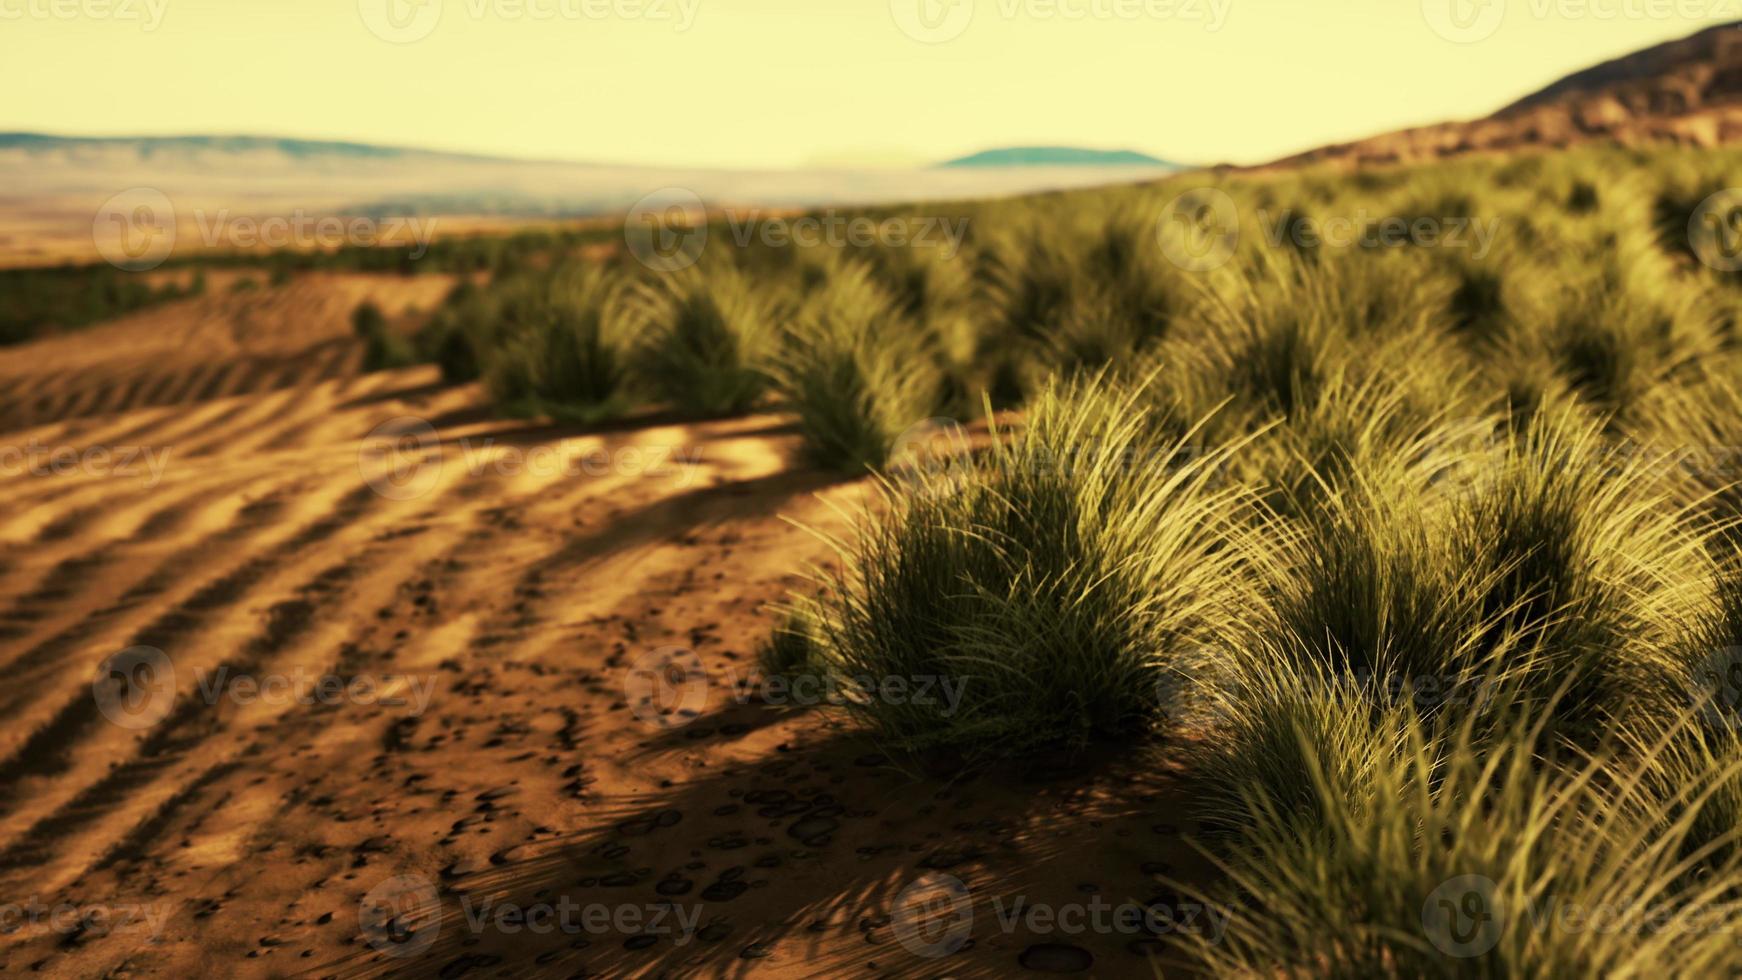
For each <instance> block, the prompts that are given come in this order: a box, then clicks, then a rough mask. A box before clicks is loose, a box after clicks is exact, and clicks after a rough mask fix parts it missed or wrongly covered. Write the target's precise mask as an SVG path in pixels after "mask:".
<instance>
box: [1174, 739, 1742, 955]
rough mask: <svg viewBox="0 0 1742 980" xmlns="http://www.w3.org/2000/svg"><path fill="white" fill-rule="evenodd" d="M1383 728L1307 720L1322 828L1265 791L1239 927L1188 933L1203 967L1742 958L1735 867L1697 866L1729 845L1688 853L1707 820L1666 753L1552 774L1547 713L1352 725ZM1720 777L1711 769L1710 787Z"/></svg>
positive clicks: (1230, 881)
mask: <svg viewBox="0 0 1742 980" xmlns="http://www.w3.org/2000/svg"><path fill="white" fill-rule="evenodd" d="M1365 724H1368V721H1367V720H1366V719H1365V718H1362V719H1360V720H1358V721H1350V720H1348V719H1347V718H1343V717H1339V716H1337V715H1336V713H1335V712H1332V711H1324V712H1319V713H1317V714H1308V713H1305V712H1299V713H1297V715H1296V719H1295V724H1294V725H1293V728H1294V730H1293V732H1292V733H1290V734H1292V736H1293V737H1294V739H1295V740H1296V741H1297V742H1298V743H1300V744H1301V745H1302V746H1303V748H1302V749H1300V750H1297V751H1296V755H1297V756H1299V757H1300V758H1301V760H1302V761H1303V763H1304V771H1303V772H1302V773H1300V774H1299V776H1298V778H1297V780H1296V784H1297V785H1300V784H1304V785H1306V786H1310V794H1311V800H1312V802H1311V803H1310V804H1308V806H1306V807H1305V808H1304V810H1305V812H1308V813H1310V814H1311V818H1312V819H1311V820H1310V821H1308V820H1303V819H1302V817H1301V812H1302V811H1301V810H1288V809H1285V807H1284V805H1283V803H1284V802H1285V801H1282V800H1277V799H1274V798H1263V797H1258V796H1252V797H1249V801H1248V804H1247V806H1246V808H1245V813H1244V814H1243V815H1244V816H1245V817H1246V818H1247V820H1249V823H1248V825H1247V826H1246V827H1245V829H1244V830H1243V831H1242V832H1241V834H1240V836H1239V837H1238V839H1237V842H1235V843H1233V844H1232V845H1231V846H1230V847H1229V848H1228V849H1227V851H1226V854H1225V856H1223V857H1221V858H1220V859H1219V863H1220V864H1221V865H1222V867H1223V870H1224V872H1225V875H1226V883H1225V884H1224V885H1223V886H1222V887H1221V888H1220V889H1217V890H1213V891H1212V892H1211V893H1210V895H1208V896H1207V899H1208V901H1210V902H1214V903H1216V904H1218V905H1221V906H1223V907H1226V908H1228V909H1229V914H1230V920H1229V925H1228V927H1227V929H1226V930H1225V931H1221V932H1219V933H1217V934H1215V935H1214V936H1211V935H1209V934H1207V933H1196V934H1194V933H1190V932H1185V933H1182V934H1181V935H1180V936H1179V937H1178V939H1179V944H1180V947H1181V948H1182V950H1183V951H1184V952H1185V953H1186V955H1187V956H1189V957H1190V958H1191V959H1192V960H1193V961H1194V966H1195V967H1196V968H1197V969H1198V970H1199V971H1201V972H1203V973H1206V974H1208V975H1213V976H1255V975H1271V976H1278V975H1280V976H1307V975H1311V976H1331V977H1351V978H1352V977H1428V976H1434V977H1438V976H1445V977H1452V976H1458V977H1518V976H1635V975H1642V974H1651V975H1658V974H1660V973H1661V974H1665V975H1674V976H1693V975H1711V974H1713V973H1714V971H1716V972H1725V971H1728V970H1730V969H1733V968H1734V966H1735V963H1736V947H1735V938H1734V937H1735V930H1736V929H1737V928H1738V927H1739V926H1742V922H1739V921H1738V911H1737V909H1736V907H1735V905H1734V904H1733V902H1731V901H1730V899H1731V895H1730V892H1731V890H1732V889H1733V887H1734V882H1735V880H1736V879H1735V877H1734V876H1735V874H1736V872H1737V868H1736V866H1735V865H1734V864H1733V863H1722V864H1720V866H1719V868H1718V872H1717V873H1714V874H1711V875H1696V874H1693V873H1692V871H1693V869H1694V868H1696V867H1698V866H1699V865H1700V862H1701V861H1702V860H1703V859H1709V858H1711V857H1712V856H1713V853H1714V849H1713V848H1711V847H1705V848H1701V847H1695V848H1693V850H1692V852H1690V850H1689V847H1688V845H1689V843H1690V832H1691V828H1692V822H1693V821H1692V817H1691V815H1690V814H1689V812H1687V811H1686V810H1685V808H1682V807H1678V806H1677V805H1676V804H1675V803H1673V802H1670V801H1665V800H1664V799H1662V798H1660V797H1659V796H1658V795H1657V794H1656V793H1655V791H1654V787H1653V786H1652V781H1651V779H1650V778H1649V775H1650V773H1651V771H1652V770H1653V767H1654V766H1656V765H1657V763H1658V762H1659V760H1658V758H1656V757H1655V756H1649V755H1648V756H1646V757H1643V758H1629V759H1622V760H1617V761H1610V760H1603V759H1593V760H1587V761H1584V762H1578V763H1574V764H1571V765H1569V766H1568V767H1566V768H1565V769H1564V770H1557V769H1556V768H1553V767H1547V768H1545V767H1544V766H1543V765H1541V760H1540V757H1539V756H1538V755H1537V748H1536V747H1537V746H1538V745H1539V744H1540V743H1541V741H1542V736H1541V733H1540V732H1539V731H1537V730H1535V728H1534V727H1533V725H1534V722H1533V719H1532V716H1530V715H1529V714H1521V715H1519V716H1517V719H1516V720H1514V721H1512V722H1511V723H1509V725H1508V727H1506V728H1505V729H1503V730H1502V733H1501V734H1499V735H1496V734H1495V733H1494V732H1493V731H1489V730H1485V729H1484V728H1483V727H1482V726H1478V725H1475V724H1469V723H1464V724H1454V725H1449V726H1448V725H1441V724H1430V723H1427V722H1424V721H1422V720H1420V719H1419V718H1413V717H1410V716H1407V715H1403V716H1398V717H1394V718H1389V719H1386V720H1385V721H1384V722H1382V723H1381V726H1376V727H1373V728H1372V729H1371V731H1372V735H1370V736H1354V737H1350V736H1349V735H1348V734H1347V733H1346V732H1344V729H1346V728H1347V727H1349V726H1353V725H1365ZM1278 737H1279V738H1286V736H1285V735H1282V734H1281V733H1278ZM1326 746H1335V747H1338V748H1345V747H1346V748H1350V749H1352V750H1353V751H1354V752H1355V753H1356V759H1357V760H1358V761H1355V762H1349V761H1340V760H1334V759H1333V760H1326V759H1325V758H1324V757H1325V755H1327V753H1326V752H1325V751H1323V748H1324V747H1326ZM1720 775H1721V773H1713V772H1710V771H1708V772H1705V773H1703V774H1702V775H1701V777H1700V781H1699V783H1697V784H1696V785H1695V786H1694V787H1693V788H1692V792H1693V795H1694V797H1695V798H1698V797H1699V796H1700V795H1701V794H1702V793H1704V792H1707V791H1709V790H1710V788H1711V786H1712V784H1713V782H1714V780H1715V779H1717V778H1718V777H1719V776H1720ZM1563 911H1570V912H1572V913H1573V914H1575V915H1578V916H1580V918H1579V919H1578V920H1576V921H1575V920H1571V919H1567V918H1563V917H1562V913H1563ZM1627 916H1631V918H1630V919H1629V918H1623V917H1627ZM1656 916H1662V918H1661V919H1657V918H1655V917H1656ZM1598 917H1606V918H1598ZM1599 922H1607V924H1608V925H1607V927H1604V928H1597V927H1596V926H1597V925H1598V923H1599Z"/></svg>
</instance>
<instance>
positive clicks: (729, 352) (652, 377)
mask: <svg viewBox="0 0 1742 980" xmlns="http://www.w3.org/2000/svg"><path fill="white" fill-rule="evenodd" d="M631 309H632V311H633V317H634V320H635V323H636V329H637V331H638V332H639V333H640V339H639V341H638V343H637V345H636V347H635V349H634V358H635V365H636V374H637V376H638V377H639V378H640V380H641V382H642V384H643V385H644V386H645V387H646V388H647V390H648V391H649V392H651V393H652V394H653V396H654V397H655V398H657V399H659V400H661V401H664V402H666V403H668V404H670V405H672V406H674V407H676V408H677V409H678V410H680V411H682V412H685V413H688V414H691V415H696V416H701V417H714V416H723V415H735V414H739V413H742V412H746V411H748V410H750V409H751V408H753V407H754V406H755V405H756V403H757V402H758V401H759V400H760V399H761V398H762V396H763V394H764V392H765V391H766V390H767V387H768V375H767V369H768V366H769V358H770V355H771V354H772V353H773V350H774V343H775V339H776V334H777V330H778V328H779V326H780V324H781V322H782V321H783V320H784V319H785V318H786V317H787V316H788V315H789V304H788V303H787V301H786V297H785V296H784V295H782V294H781V293H780V292H779V291H778V290H776V289H774V288H772V287H770V286H765V285H763V284H759V283H756V282H754V281H752V280H751V279H749V278H748V277H746V276H745V275H744V274H742V273H740V272H738V271H737V270H736V269H733V268H731V267H717V268H711V269H708V270H706V271H701V270H700V269H699V267H698V268H697V269H690V270H685V272H683V273H679V274H674V275H668V276H662V277H660V278H657V279H655V280H652V281H651V282H643V283H640V284H638V285H637V287H636V288H635V290H634V292H633V294H632V297H631Z"/></svg>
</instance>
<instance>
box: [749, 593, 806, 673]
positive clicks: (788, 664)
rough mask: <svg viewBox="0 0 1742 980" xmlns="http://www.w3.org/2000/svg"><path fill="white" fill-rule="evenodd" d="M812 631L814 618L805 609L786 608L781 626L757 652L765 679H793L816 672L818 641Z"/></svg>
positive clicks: (759, 667) (758, 666) (757, 659)
mask: <svg viewBox="0 0 1742 980" xmlns="http://www.w3.org/2000/svg"><path fill="white" fill-rule="evenodd" d="M812 630H813V627H812V625H811V616H810V613H809V612H808V611H807V610H806V608H805V607H802V606H800V607H789V608H787V609H784V610H783V611H782V615H781V620H780V625H778V626H776V627H775V628H774V630H773V631H772V632H770V633H769V635H768V639H767V640H765V641H764V642H763V643H762V645H761V646H760V647H758V648H757V651H756V666H757V668H758V669H760V670H761V671H762V674H763V676H764V677H771V678H772V677H784V678H792V677H798V676H803V675H808V674H810V673H811V672H812V671H813V670H815V669H816V665H817V658H816V640H815V639H814V638H813V637H812Z"/></svg>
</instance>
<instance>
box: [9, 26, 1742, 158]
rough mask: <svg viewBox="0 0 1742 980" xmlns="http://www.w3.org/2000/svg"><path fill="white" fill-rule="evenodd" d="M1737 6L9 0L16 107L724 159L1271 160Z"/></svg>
mask: <svg viewBox="0 0 1742 980" xmlns="http://www.w3.org/2000/svg"><path fill="white" fill-rule="evenodd" d="M1730 4H1731V0H0V89H3V90H4V91H5V92H7V93H8V96H7V98H6V99H5V100H4V102H3V103H0V129H8V130H11V129H18V130H36V131H46V132H54V133H67V134H91V135H110V134H179V133H258V134H266V135H282V136H297V137H306V138H334V139H352V140H359V141H365V142H376V143H389V144H401V145H413V146H426V147H431V148H437V149H451V150H466V151H474V152H481V153H488V154H497V155H504V156H525V157H547V158H561V159H572V160H592V161H601V162H625V163H651V164H672V165H682V166H709V167H788V166H800V165H805V164H809V163H813V162H817V161H828V162H833V163H843V162H850V161H855V160H866V161H874V162H880V163H887V162H891V161H899V160H914V161H934V160H940V159H944V158H948V157H951V156H956V155H960V154H965V153H970V152H973V151H976V150H980V149H985V148H988V147H995V146H1007V145H1015V144H1034V143H1040V144H1066V145H1080V146H1089V147H1102V148H1131V149H1137V150H1142V151H1145V152H1149V153H1153V154H1156V155H1158V156H1163V157H1167V158H1170V159H1175V160H1180V161H1184V162H1191V163H1214V162H1218V161H1230V162H1237V163H1245V162H1258V161H1262V160H1266V159H1270V158H1274V157H1277V156H1280V155H1283V154H1286V153H1289V152H1292V151H1296V150H1301V149H1306V148H1309V147H1312V146H1317V145H1319V144H1322V143H1326V142H1331V141H1336V140H1340V139H1348V138H1354V137H1358V136H1363V135H1368V134H1371V133H1375V132H1381V131H1385V130H1389V129H1394V128H1398V127H1402V126H1407V125H1413V124H1418V123H1428V122H1435V121H1439V120H1441V119H1447V118H1468V117H1472V116H1479V115H1482V114H1485V113H1487V112H1489V111H1492V110H1493V109H1495V108H1497V107H1499V106H1500V105H1502V104H1504V103H1506V102H1509V101H1511V100H1512V99H1514V98H1516V97H1518V96H1521V95H1523V94H1525V93H1526V92H1529V91H1531V90H1534V89H1535V88H1538V87H1540V86H1541V85H1543V84H1545V83H1547V82H1549V81H1551V80H1553V79H1555V78H1557V77H1559V76H1561V75H1563V74H1566V73H1567V72H1569V71H1573V70H1577V69H1579V68H1583V67H1585V66H1587V65H1590V64H1592V63H1595V62H1597V61H1600V60H1603V59H1605V58H1609V57H1614V56H1616V55H1620V54H1624V53H1627V52H1629V51H1632V50H1636V49H1638V48H1641V47H1645V46H1647V45H1651V44H1655V43H1658V42H1661V41H1664V40H1668V39H1671V38H1674V37H1679V36H1682V35H1684V34H1688V33H1691V32H1693V31H1695V30H1697V29H1699V28H1701V27H1703V26H1708V25H1710V24H1714V23H1719V22H1721V21H1723V20H1724V19H1726V17H1725V14H1726V13H1727V12H1728V9H1729V7H1730ZM1454 5H1456V6H1455V7H1454Z"/></svg>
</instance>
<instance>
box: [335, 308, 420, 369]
mask: <svg viewBox="0 0 1742 980" xmlns="http://www.w3.org/2000/svg"><path fill="white" fill-rule="evenodd" d="M351 331H352V333H354V334H355V335H356V336H357V338H358V339H360V340H362V341H363V370H364V371H386V370H390V369H392V368H401V367H407V366H410V365H412V364H416V363H417V360H418V358H417V351H416V349H415V348H414V347H413V345H412V342H411V340H410V339H409V338H407V337H405V336H403V335H401V334H399V333H398V332H397V331H395V330H394V329H393V327H392V325H391V324H389V323H388V322H387V317H386V315H385V314H383V313H382V312H381V308H380V307H379V306H376V305H375V304H374V303H371V302H368V301H366V300H365V301H364V302H362V303H359V304H358V305H357V308H356V310H354V311H352V313H351Z"/></svg>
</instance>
